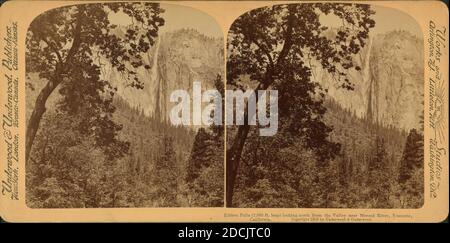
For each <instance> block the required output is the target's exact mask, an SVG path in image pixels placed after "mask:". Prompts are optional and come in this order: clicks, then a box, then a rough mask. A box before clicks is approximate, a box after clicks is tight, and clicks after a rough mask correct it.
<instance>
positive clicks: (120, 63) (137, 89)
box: [26, 2, 224, 208]
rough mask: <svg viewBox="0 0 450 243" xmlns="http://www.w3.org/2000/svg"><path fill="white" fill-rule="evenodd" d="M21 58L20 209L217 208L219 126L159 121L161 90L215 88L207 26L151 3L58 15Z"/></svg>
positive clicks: (45, 20)
mask: <svg viewBox="0 0 450 243" xmlns="http://www.w3.org/2000/svg"><path fill="white" fill-rule="evenodd" d="M180 16H183V18H181V17H180ZM26 48H27V49H26V93H27V99H26V102H27V110H26V111H27V131H26V132H27V133H26V203H27V205H28V206H29V207H31V208H103V207H109V208H119V207H222V206H223V202H224V200H223V190H224V176H223V174H224V173H223V170H224V169H223V164H224V163H223V154H224V152H223V127H222V126H213V125H212V126H197V127H195V126H189V127H188V126H174V125H172V124H171V123H170V121H169V115H170V109H171V108H172V106H173V104H172V103H171V102H170V100H169V98H170V94H171V92H172V91H174V90H180V89H181V90H186V91H192V88H193V82H195V81H199V82H202V86H203V88H204V89H208V88H214V87H219V88H220V87H222V89H223V82H224V81H223V79H222V77H224V74H223V70H224V59H223V58H224V57H223V55H224V52H223V34H222V31H221V29H220V27H219V26H218V25H217V23H216V21H215V20H214V19H213V18H212V17H210V16H209V15H208V14H206V13H203V12H201V11H198V10H195V9H192V8H189V7H183V6H177V5H170V4H159V3H125V2H124V3H98V4H81V5H74V6H68V7H60V8H56V9H52V10H48V11H46V12H44V13H42V14H41V15H39V16H38V17H37V18H35V19H34V20H33V22H32V23H31V25H30V27H29V28H28V31H27V39H26Z"/></svg>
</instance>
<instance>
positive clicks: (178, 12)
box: [109, 3, 224, 38]
mask: <svg viewBox="0 0 450 243" xmlns="http://www.w3.org/2000/svg"><path fill="white" fill-rule="evenodd" d="M160 6H161V8H162V9H164V10H165V12H164V13H163V14H161V17H162V18H163V19H164V20H165V23H164V26H162V27H161V28H160V30H159V33H165V32H171V31H174V30H179V29H184V28H192V29H196V30H197V31H198V32H200V33H202V34H204V35H206V36H209V37H219V38H223V37H224V35H223V33H222V30H221V28H220V27H219V25H218V24H217V22H216V20H215V19H214V18H213V17H211V16H210V15H208V14H207V13H204V12H202V11H200V10H196V9H194V8H190V7H185V6H179V5H175V4H165V3H162V4H161V5H160ZM109 20H110V22H111V24H117V25H128V24H130V22H131V21H130V18H129V17H128V16H127V15H126V14H124V13H121V12H119V13H111V14H110V15H109Z"/></svg>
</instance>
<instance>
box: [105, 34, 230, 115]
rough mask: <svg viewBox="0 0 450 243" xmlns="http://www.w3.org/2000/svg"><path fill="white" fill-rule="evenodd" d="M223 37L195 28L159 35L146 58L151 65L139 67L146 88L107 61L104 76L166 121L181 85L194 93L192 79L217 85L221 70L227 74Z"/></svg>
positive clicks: (147, 111) (134, 102)
mask: <svg viewBox="0 0 450 243" xmlns="http://www.w3.org/2000/svg"><path fill="white" fill-rule="evenodd" d="M223 56H224V53H223V40H222V39H217V38H211V37H208V36H205V35H203V34H201V33H199V32H198V31H196V30H192V29H181V30H178V31H175V32H169V33H164V34H162V35H160V37H159V38H158V40H157V41H156V43H155V45H153V46H152V47H151V49H150V50H149V51H148V53H147V55H146V56H145V58H144V60H143V62H144V64H145V65H149V66H150V67H151V68H150V69H149V70H146V69H144V68H139V69H138V70H137V72H138V75H139V79H140V80H141V81H142V82H143V83H144V89H143V90H137V89H135V88H131V87H127V86H126V82H123V78H122V77H121V75H120V73H118V72H117V71H115V70H114V69H111V67H108V65H106V66H105V67H103V74H104V78H105V79H108V80H109V81H110V82H111V83H112V84H113V85H115V86H117V88H118V94H119V95H120V96H121V97H122V98H123V99H124V100H126V101H127V102H129V104H130V105H131V106H132V107H138V108H139V109H142V110H143V111H144V113H145V114H146V115H148V116H151V117H155V118H159V119H160V120H161V121H167V120H168V117H169V114H170V109H171V108H172V107H173V105H174V104H173V103H170V100H169V99H170V94H171V92H172V91H174V90H178V89H182V90H186V91H188V92H189V94H192V83H193V82H194V81H200V82H201V83H202V89H203V90H206V89H212V88H214V79H215V78H216V76H217V75H218V74H220V75H221V76H222V77H224V75H223V72H224V59H223Z"/></svg>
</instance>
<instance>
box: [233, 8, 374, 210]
mask: <svg viewBox="0 0 450 243" xmlns="http://www.w3.org/2000/svg"><path fill="white" fill-rule="evenodd" d="M323 14H325V15H327V14H334V15H335V16H337V17H338V18H339V19H340V20H341V21H342V26H341V27H340V28H339V29H337V30H335V33H334V36H333V37H329V36H327V35H325V33H326V32H327V31H330V30H329V28H328V27H326V26H324V25H323V23H322V22H321V21H320V16H321V15H323ZM372 14H374V12H373V11H372V10H371V9H370V6H369V5H362V4H347V3H339V4H337V3H314V4H288V5H274V6H271V7H264V8H259V9H255V10H252V11H250V12H248V13H246V14H244V15H242V16H240V17H239V18H238V19H237V20H236V21H235V22H234V23H233V24H232V26H231V28H230V31H229V33H228V53H229V54H228V55H229V56H228V60H227V84H228V85H233V86H235V87H237V88H241V89H242V88H243V85H242V82H241V77H243V76H248V77H249V78H250V79H251V80H254V81H256V82H257V87H256V89H258V90H267V89H271V88H277V89H278V90H279V94H280V104H279V106H280V117H281V116H283V115H284V116H289V119H287V120H288V121H290V122H291V124H292V126H291V130H292V133H297V134H299V135H301V136H303V137H304V138H305V139H306V141H307V142H308V144H307V145H308V146H310V147H311V148H313V149H315V148H317V151H318V152H319V153H324V154H325V155H327V154H328V155H329V156H331V155H332V153H333V152H335V150H336V149H335V148H332V149H325V150H324V148H325V147H326V146H323V144H324V143H328V141H326V139H327V135H328V132H329V130H330V129H329V128H328V127H327V126H326V125H325V124H324V123H322V122H321V121H320V119H321V114H323V113H324V112H325V110H324V108H323V106H322V102H321V101H317V100H316V99H315V98H314V96H315V94H317V93H318V92H319V91H320V87H318V86H317V85H316V84H315V83H314V82H311V76H312V75H311V69H310V66H309V65H308V64H307V63H308V61H310V60H315V61H317V62H318V63H320V64H321V66H322V67H323V69H324V70H326V71H328V72H329V73H330V74H332V75H333V77H334V79H335V81H336V83H337V85H340V86H341V87H343V88H346V89H350V90H351V89H352V88H353V85H352V83H351V82H350V81H349V80H348V79H347V78H346V74H347V71H348V70H349V69H350V68H355V69H357V70H359V69H360V67H357V66H354V64H353V60H352V56H353V55H354V54H357V53H358V52H359V51H360V49H361V47H363V46H364V45H365V41H366V39H367V37H368V33H369V29H370V28H372V27H374V25H375V22H374V21H373V20H372V19H371V18H370V16H371V15H372ZM322 95H323V94H322ZM291 98H292V99H291ZM296 106H297V107H296ZM287 112H289V114H288V113H287ZM247 118H248V114H246V115H245V121H246V123H245V124H244V125H242V126H240V127H239V128H238V129H237V132H236V135H235V137H234V139H233V140H232V141H230V142H229V144H230V145H229V147H228V149H227V159H226V168H227V173H226V176H227V177H226V178H227V179H226V205H227V206H228V207H231V206H233V190H234V186H235V181H236V176H237V173H238V168H239V163H240V160H241V154H242V151H243V148H244V145H245V142H246V139H247V137H248V134H249V131H250V126H249V125H248V124H247ZM294 121H295V122H294ZM321 150H324V151H321Z"/></svg>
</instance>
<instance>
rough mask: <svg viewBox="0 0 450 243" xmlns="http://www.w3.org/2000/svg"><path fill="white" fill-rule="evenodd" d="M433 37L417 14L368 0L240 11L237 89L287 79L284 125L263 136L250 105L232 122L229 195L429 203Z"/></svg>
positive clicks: (243, 201)
mask: <svg viewBox="0 0 450 243" xmlns="http://www.w3.org/2000/svg"><path fill="white" fill-rule="evenodd" d="M394 19H395V21H393V20H394ZM423 45H424V41H423V38H422V32H421V29H420V27H419V26H418V24H417V23H416V21H415V20H414V19H413V18H411V17H410V16H408V15H407V14H405V13H402V12H400V11H397V10H394V9H390V8H385V7H379V6H372V5H367V4H355V3H298V4H297V3H295V4H294V3H293V4H280V5H273V6H267V7H262V8H258V9H254V10H251V11H249V12H247V13H245V14H243V15H241V16H240V17H239V18H238V19H237V20H235V21H234V22H233V24H232V25H231V27H230V30H229V32H228V37H227V48H228V52H227V89H238V90H242V91H248V90H277V91H278V96H279V97H278V131H277V133H276V134H275V135H274V136H261V134H260V133H258V130H257V129H256V127H255V126H251V125H250V124H249V120H250V117H251V115H248V113H249V112H247V113H246V115H245V118H244V120H245V124H244V125H242V126H227V151H226V163H227V164H226V170H227V173H226V180H227V182H226V203H227V207H244V208H420V207H422V205H423V201H424V199H423V194H424V155H423V153H424V152H423V146H424V143H423V140H424V139H423V122H424V120H423V115H424V113H423V110H424V105H423V102H424V100H423V95H424V85H423V83H424V78H423V73H424V66H423V60H424V55H423V51H424V49H423ZM256 102H258V99H257V101H256ZM246 104H247V105H246V107H249V105H248V102H247V103H246ZM258 107H263V109H265V107H264V105H263V106H258ZM267 109H269V107H267ZM247 118H248V119H247Z"/></svg>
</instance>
